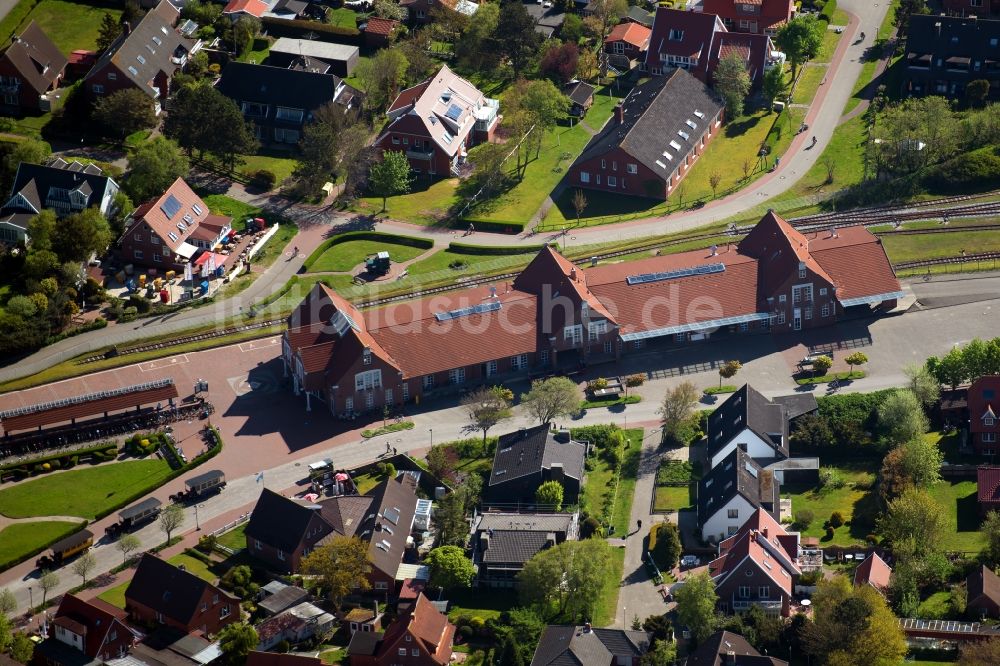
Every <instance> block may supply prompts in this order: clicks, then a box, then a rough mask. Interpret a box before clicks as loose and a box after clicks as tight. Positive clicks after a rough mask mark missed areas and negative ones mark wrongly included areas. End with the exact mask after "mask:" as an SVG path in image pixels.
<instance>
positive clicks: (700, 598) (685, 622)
mask: <svg viewBox="0 0 1000 666" xmlns="http://www.w3.org/2000/svg"><path fill="white" fill-rule="evenodd" d="M674 596H675V598H676V599H677V620H678V621H679V622H680V623H681V625H682V626H686V627H688V628H689V629H690V630H691V636H692V637H693V638H694V639H695V641H697V642H698V643H700V642H702V641H703V640H705V639H706V638H708V637H709V636H711V635H712V632H713V631H715V625H716V616H715V605H716V604H717V603H718V601H719V598H718V596H716V594H715V582H714V581H713V580H712V578H711V576H709V575H708V573H706V572H700V573H696V574H694V575H693V576H688V577H687V578H685V579H684V584H683V585H681V586H680V587H679V588H677V593H676V594H675V595H674Z"/></svg>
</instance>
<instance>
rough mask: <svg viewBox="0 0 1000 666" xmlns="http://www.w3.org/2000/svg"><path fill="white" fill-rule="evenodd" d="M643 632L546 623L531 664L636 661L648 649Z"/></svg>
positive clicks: (590, 665) (607, 665)
mask: <svg viewBox="0 0 1000 666" xmlns="http://www.w3.org/2000/svg"><path fill="white" fill-rule="evenodd" d="M649 643H650V635H649V634H647V633H646V632H644V631H623V630H621V629H591V630H589V631H588V630H587V629H586V628H584V627H572V626H562V625H550V626H548V627H546V628H545V630H544V631H543V632H542V635H541V636H540V637H539V639H538V646H537V647H536V648H535V655H534V657H532V659H531V666H611V665H612V664H614V663H615V658H616V657H618V658H619V660H618V663H622V661H624V659H623V658H624V657H629V658H631V660H632V662H633V663H635V662H637V661H638V657H641V656H642V655H643V654H645V653H646V650H647V649H648V648H649Z"/></svg>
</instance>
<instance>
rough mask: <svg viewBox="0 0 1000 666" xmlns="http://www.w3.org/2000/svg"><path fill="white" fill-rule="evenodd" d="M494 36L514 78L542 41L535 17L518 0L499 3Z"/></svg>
mask: <svg viewBox="0 0 1000 666" xmlns="http://www.w3.org/2000/svg"><path fill="white" fill-rule="evenodd" d="M477 13H478V12H477ZM495 38H496V48H497V50H498V51H499V52H500V53H502V54H503V55H504V56H505V57H506V58H507V60H508V61H510V66H511V69H512V70H514V78H520V77H521V74H522V73H523V72H524V71H525V70H526V69H527V68H528V63H530V62H531V61H532V59H533V58H535V56H536V55H537V54H538V47H539V46H540V45H541V43H542V36H541V35H539V34H538V33H537V32H536V31H535V19H534V18H532V17H531V14H529V13H528V10H527V9H525V7H524V3H523V2H521V1H520V0H505V1H504V2H502V3H501V4H500V16H499V19H498V21H497V28H496V33H495Z"/></svg>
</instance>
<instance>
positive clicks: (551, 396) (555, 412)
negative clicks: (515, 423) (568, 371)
mask: <svg viewBox="0 0 1000 666" xmlns="http://www.w3.org/2000/svg"><path fill="white" fill-rule="evenodd" d="M521 406H522V407H523V408H524V409H525V411H527V412H528V413H529V414H531V415H532V416H534V417H535V418H536V419H538V422H539V423H548V422H550V421H551V420H552V419H554V418H556V417H557V416H569V415H570V414H574V413H576V412H578V411H579V410H580V389H579V387H577V385H576V382H574V381H573V380H572V379H569V378H568V377H551V378H549V379H536V380H535V381H533V382H531V390H530V391H528V392H527V393H522V394H521Z"/></svg>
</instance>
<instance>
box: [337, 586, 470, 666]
mask: <svg viewBox="0 0 1000 666" xmlns="http://www.w3.org/2000/svg"><path fill="white" fill-rule="evenodd" d="M454 640H455V625H453V624H452V623H451V622H449V621H448V616H447V615H445V614H443V613H442V612H441V611H439V610H438V609H437V608H435V607H434V604H432V603H431V602H430V601H429V600H428V599H427V597H425V596H424V595H423V594H421V595H419V596H418V597H417V602H416V603H415V604H414V605H413V606H412V607H411V609H410V610H409V611H407V612H405V613H404V614H403V615H400V616H399V617H398V618H397V619H396V621H395V622H393V623H392V624H391V625H389V627H388V628H387V629H386V631H385V633H384V634H382V633H371V632H364V631H359V632H357V633H355V634H354V635H353V636H352V637H351V642H350V644H349V645H348V646H347V656H348V658H349V659H350V664H351V666H447V665H448V664H449V663H450V661H451V654H452V646H453V643H454Z"/></svg>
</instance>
